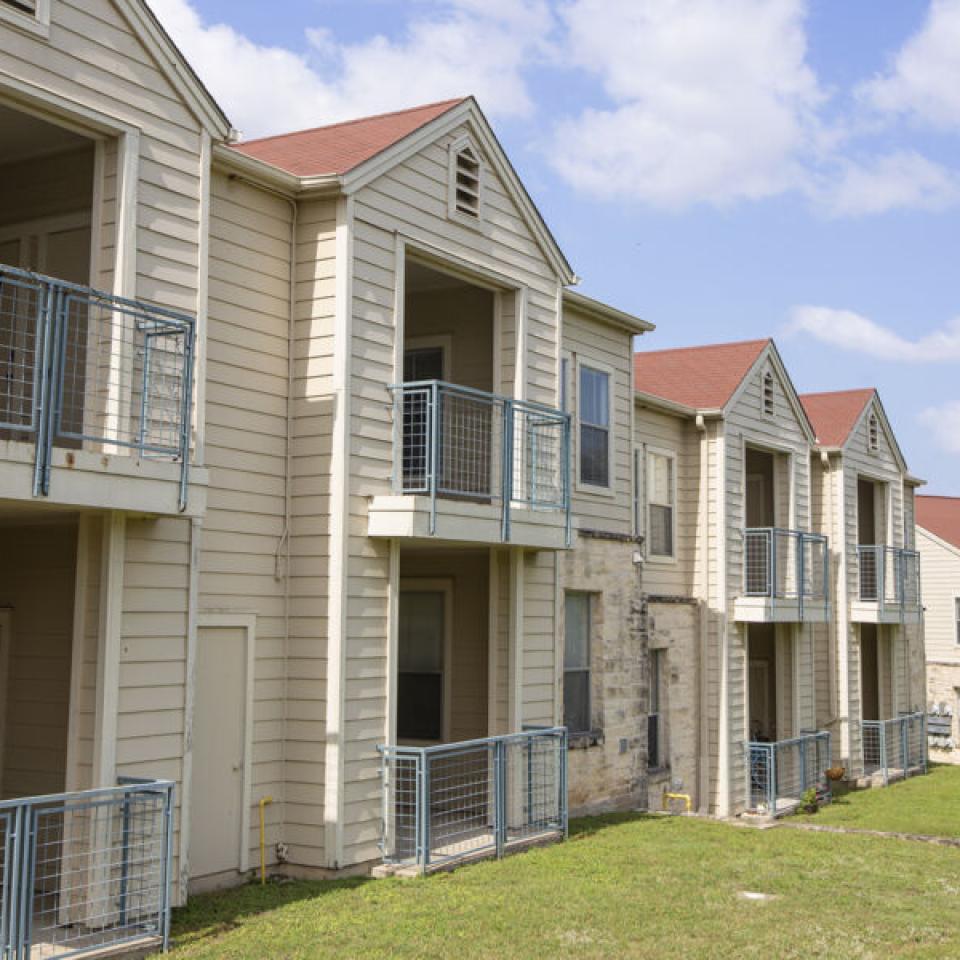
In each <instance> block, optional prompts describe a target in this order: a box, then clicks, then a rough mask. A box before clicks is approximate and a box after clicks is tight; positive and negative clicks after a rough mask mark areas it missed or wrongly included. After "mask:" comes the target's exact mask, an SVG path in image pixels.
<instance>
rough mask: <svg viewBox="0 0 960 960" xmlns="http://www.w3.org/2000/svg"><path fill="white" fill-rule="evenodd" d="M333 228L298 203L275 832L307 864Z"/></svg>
mask: <svg viewBox="0 0 960 960" xmlns="http://www.w3.org/2000/svg"><path fill="white" fill-rule="evenodd" d="M335 230H336V210H335V204H334V202H333V201H328V200H315V201H308V202H303V203H301V204H300V205H299V208H298V214H297V250H296V258H297V259H296V274H295V279H296V305H295V343H294V402H293V417H294V422H293V436H294V445H293V466H292V470H293V476H292V493H293V496H292V501H293V504H292V511H293V528H292V533H291V541H290V550H291V561H290V562H291V570H290V628H289V629H290V636H289V640H288V657H289V661H288V664H287V678H288V679H287V693H286V708H287V733H286V758H285V762H284V777H285V780H286V785H285V791H286V797H287V804H286V818H285V820H286V822H285V824H284V838H285V840H286V842H287V843H289V844H290V850H291V857H292V859H293V860H294V861H295V862H300V863H305V864H308V865H314V866H316V865H320V864H322V863H323V862H324V859H323V858H324V830H323V825H324V800H323V790H324V751H323V743H324V741H325V739H326V732H325V731H326V726H325V725H326V704H327V691H326V685H327V633H328V619H327V611H328V602H329V579H328V564H329V558H330V471H331V450H332V445H331V441H332V430H333V414H334V395H333V339H334V338H333V315H334V274H335V262H334V233H335Z"/></svg>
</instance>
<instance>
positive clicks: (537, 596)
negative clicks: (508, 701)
mask: <svg viewBox="0 0 960 960" xmlns="http://www.w3.org/2000/svg"><path fill="white" fill-rule="evenodd" d="M555 565H556V555H555V554H554V553H552V552H550V551H547V550H543V551H539V552H537V553H534V552H527V553H525V554H524V557H523V640H522V643H523V692H522V703H521V707H520V721H521V726H523V725H530V724H534V725H538V726H551V725H552V724H553V723H554V717H555V716H556V715H557V713H556V711H557V702H556V701H557V692H556V678H557V674H556V639H555V638H556V629H557V623H556V601H555V585H556V579H555V578H556V570H555Z"/></svg>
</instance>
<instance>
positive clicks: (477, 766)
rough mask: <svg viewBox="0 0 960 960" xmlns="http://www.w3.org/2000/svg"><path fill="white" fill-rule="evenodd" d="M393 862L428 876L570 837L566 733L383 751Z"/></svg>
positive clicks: (384, 846) (388, 856)
mask: <svg viewBox="0 0 960 960" xmlns="http://www.w3.org/2000/svg"><path fill="white" fill-rule="evenodd" d="M378 749H379V751H380V755H381V778H382V789H383V817H382V823H381V842H380V847H381V850H382V851H383V858H384V860H385V861H386V862H387V863H393V864H398V865H405V866H413V867H416V868H417V869H419V870H421V871H426V870H428V869H430V868H431V867H436V866H440V865H443V864H450V863H455V862H457V861H462V860H466V859H472V858H474V857H479V856H484V855H486V856H497V857H502V856H503V855H504V853H506V852H507V850H508V848H510V847H511V846H516V845H520V844H523V843H526V842H531V841H535V840H541V839H550V838H556V839H559V838H563V837H565V836H566V834H567V731H566V728H565V727H549V728H543V729H539V728H538V729H531V730H525V731H524V732H523V733H515V734H509V735H507V736H501V737H486V738H483V739H480V740H467V741H463V742H460V743H445V744H437V745H436V746H430V747H407V746H380V747H379V748H378Z"/></svg>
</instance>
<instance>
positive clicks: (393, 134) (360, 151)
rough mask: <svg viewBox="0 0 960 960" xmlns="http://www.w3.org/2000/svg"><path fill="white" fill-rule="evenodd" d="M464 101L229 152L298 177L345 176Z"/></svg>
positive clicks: (259, 142)
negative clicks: (242, 155) (241, 154)
mask: <svg viewBox="0 0 960 960" xmlns="http://www.w3.org/2000/svg"><path fill="white" fill-rule="evenodd" d="M463 100H464V98H462V97H461V98H459V99H457V100H443V101H442V102H440V103H428V104H426V105H424V106H421V107H412V108H411V109H409V110H398V111H396V112H395V113H381V114H378V115H377V116H374V117H363V118H361V119H359V120H348V121H346V122H345V123H332V124H330V125H329V126H326V127H315V128H314V129H312V130H300V131H297V132H295V133H283V134H280V135H279V136H275V137H264V138H263V139H261V140H247V141H246V142H244V143H235V144H233V149H234V150H236V151H238V152H239V153H243V154H246V155H247V156H248V157H254V158H256V159H257V160H262V161H263V162H264V163H269V164H270V165H271V166H274V167H279V168H280V169H281V170H286V171H287V172H288V173H292V174H294V175H295V176H298V177H318V176H322V175H324V174H341V173H347V172H349V171H350V170H352V169H353V168H354V167H358V166H359V165H360V164H361V163H364V162H365V161H367V160H369V159H370V158H371V157H375V156H376V155H377V154H378V153H382V152H383V151H384V150H386V149H387V148H388V147H392V146H393V145H394V144H395V143H398V142H399V141H400V140H403V138H404V137H407V136H409V135H410V134H411V133H413V132H414V131H415V130H419V129H420V127H422V126H425V125H426V124H428V123H430V121H431V120H436V119H437V117H439V116H442V115H443V114H445V113H446V112H447V111H448V110H452V109H453V108H454V107H455V106H457V105H458V104H461V103H463Z"/></svg>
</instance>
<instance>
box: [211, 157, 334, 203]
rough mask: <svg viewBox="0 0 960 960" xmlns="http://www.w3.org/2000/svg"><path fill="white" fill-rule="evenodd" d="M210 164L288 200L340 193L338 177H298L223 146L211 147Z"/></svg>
mask: <svg viewBox="0 0 960 960" xmlns="http://www.w3.org/2000/svg"><path fill="white" fill-rule="evenodd" d="M213 163H214V167H217V168H219V169H222V170H225V171H226V172H227V173H229V174H234V175H238V176H243V177H247V178H249V179H251V180H254V181H256V182H257V183H260V184H263V185H264V186H266V187H269V188H270V189H272V190H276V191H278V192H280V193H282V194H284V195H285V196H288V197H290V198H291V199H293V198H297V199H305V198H307V197H310V196H321V195H327V194H335V193H339V192H340V190H341V182H340V178H339V177H338V176H337V175H336V174H328V175H324V176H317V177H298V176H297V175H296V174H295V173H290V172H289V171H288V170H284V169H282V168H281V167H275V166H274V165H273V164H272V163H267V162H266V161H264V160H258V159H257V158H256V157H251V156H250V155H249V154H246V153H241V152H240V151H239V150H234V149H233V148H232V147H229V146H227V145H226V144H219V143H218V144H215V145H214V148H213Z"/></svg>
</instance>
